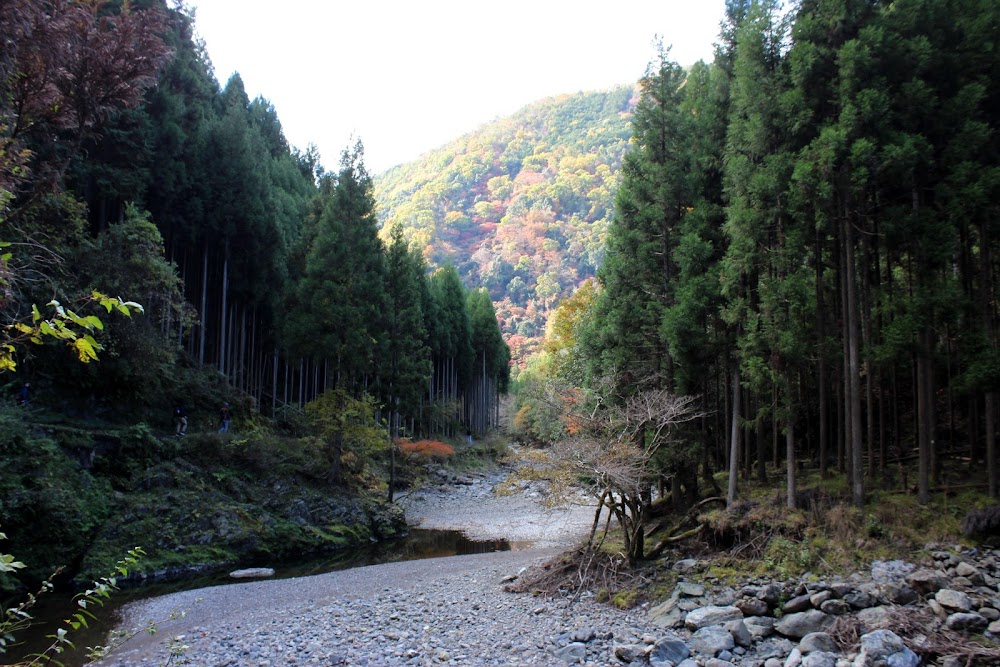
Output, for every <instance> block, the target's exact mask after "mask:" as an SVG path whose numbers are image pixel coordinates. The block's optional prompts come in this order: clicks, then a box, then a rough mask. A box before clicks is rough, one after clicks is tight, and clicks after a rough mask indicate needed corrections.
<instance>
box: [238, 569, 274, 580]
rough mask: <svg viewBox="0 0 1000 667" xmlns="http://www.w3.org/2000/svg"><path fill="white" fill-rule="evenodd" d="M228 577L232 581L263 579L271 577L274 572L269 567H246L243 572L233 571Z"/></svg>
mask: <svg viewBox="0 0 1000 667" xmlns="http://www.w3.org/2000/svg"><path fill="white" fill-rule="evenodd" d="M229 576H230V577H232V578H233V579H263V578H265V577H273V576H274V570H273V569H272V568H269V567H248V568H246V569H243V570H233V571H232V572H230V573H229Z"/></svg>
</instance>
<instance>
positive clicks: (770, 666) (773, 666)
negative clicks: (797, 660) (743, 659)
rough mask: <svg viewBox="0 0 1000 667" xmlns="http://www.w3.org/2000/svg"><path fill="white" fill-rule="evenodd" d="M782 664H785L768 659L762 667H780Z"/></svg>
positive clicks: (774, 659) (775, 659)
mask: <svg viewBox="0 0 1000 667" xmlns="http://www.w3.org/2000/svg"><path fill="white" fill-rule="evenodd" d="M783 664H785V663H784V662H782V661H781V660H778V659H777V658H768V659H767V660H765V661H764V667H781V666H782V665H783Z"/></svg>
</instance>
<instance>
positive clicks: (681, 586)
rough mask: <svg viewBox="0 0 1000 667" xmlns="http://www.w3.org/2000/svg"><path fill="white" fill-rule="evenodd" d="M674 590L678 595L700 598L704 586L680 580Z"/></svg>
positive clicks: (702, 595) (703, 591) (702, 594)
mask: <svg viewBox="0 0 1000 667" xmlns="http://www.w3.org/2000/svg"><path fill="white" fill-rule="evenodd" d="M675 590H676V591H677V594H678V595H681V596H684V597H689V598H700V597H704V595H705V587H704V586H703V585H701V584H695V583H692V582H690V581H682V582H680V583H678V584H677V588H676V589H675Z"/></svg>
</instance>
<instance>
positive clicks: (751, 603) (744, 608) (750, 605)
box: [733, 598, 769, 616]
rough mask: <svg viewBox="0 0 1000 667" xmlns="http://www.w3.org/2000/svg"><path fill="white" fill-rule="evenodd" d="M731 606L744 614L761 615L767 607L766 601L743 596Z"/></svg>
mask: <svg viewBox="0 0 1000 667" xmlns="http://www.w3.org/2000/svg"><path fill="white" fill-rule="evenodd" d="M733 606H734V607H736V608H737V609H739V610H740V611H741V612H742V613H743V615H744V616H763V615H764V614H766V613H767V611H768V609H769V607H768V606H767V603H766V602H764V601H763V600H761V599H758V598H743V599H742V600H738V601H737V602H736V604H734V605H733Z"/></svg>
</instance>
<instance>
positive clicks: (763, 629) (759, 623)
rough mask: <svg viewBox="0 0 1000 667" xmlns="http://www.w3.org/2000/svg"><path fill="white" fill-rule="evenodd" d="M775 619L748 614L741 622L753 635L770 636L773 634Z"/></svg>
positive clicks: (759, 636)
mask: <svg viewBox="0 0 1000 667" xmlns="http://www.w3.org/2000/svg"><path fill="white" fill-rule="evenodd" d="M774 623H775V620H774V619H773V618H771V617H770V616H750V617H749V618H744V619H743V624H744V625H745V626H746V627H747V630H748V631H749V632H750V634H751V635H752V636H753V637H757V638H763V637H770V636H771V635H772V634H774Z"/></svg>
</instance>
